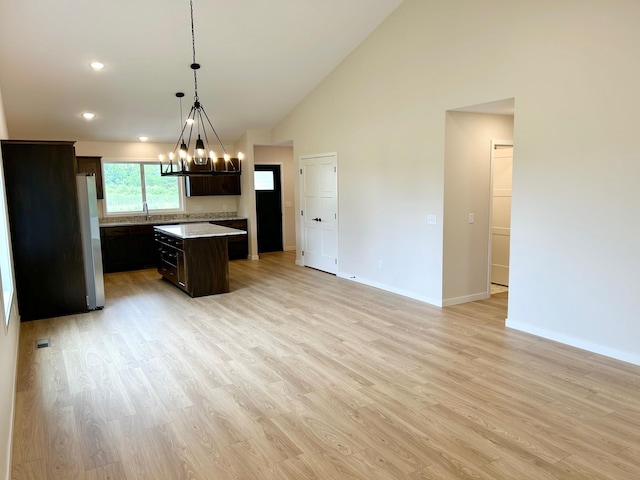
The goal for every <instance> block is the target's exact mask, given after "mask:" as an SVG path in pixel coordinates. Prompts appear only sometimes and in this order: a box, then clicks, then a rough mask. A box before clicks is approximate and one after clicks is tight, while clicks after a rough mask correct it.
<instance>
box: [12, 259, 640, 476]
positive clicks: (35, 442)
mask: <svg viewBox="0 0 640 480" xmlns="http://www.w3.org/2000/svg"><path fill="white" fill-rule="evenodd" d="M230 272H231V288H232V292H231V293H229V294H224V295H217V296H211V297H203V298H199V299H191V298H189V297H187V296H186V295H185V294H184V293H182V292H180V291H178V290H177V289H176V288H174V287H172V286H171V285H169V284H168V283H166V282H164V281H162V280H160V277H159V275H158V274H157V273H156V272H155V271H153V270H145V271H138V272H129V273H118V274H109V275H106V292H107V307H106V308H105V309H104V310H103V311H98V312H92V313H88V314H83V315H76V316H69V317H62V318H55V319H51V320H44V321H36V322H29V323H24V324H22V326H21V339H20V353H19V355H20V365H19V372H18V384H17V405H16V422H15V432H14V441H13V465H12V469H13V479H15V480H21V479H36V480H49V479H70V480H71V479H73V480H98V479H100V480H106V479H112V480H119V479H128V480H134V479H145V480H147V479H149V480H151V479H153V480H162V479H170V480H179V479H212V480H213V479H215V480H228V479H246V480H275V479H281V480H284V479H295V480H305V479H327V480H334V479H376V480H383V479H407V480H420V479H467V478H468V479H480V478H482V479H535V480H546V479H634V480H637V479H638V478H640V388H639V387H640V367H635V366H631V365H628V364H624V363H621V362H617V361H614V360H611V359H607V358H604V357H600V356H597V355H594V354H590V353H587V352H583V351H580V350H577V349H573V348H570V347H566V346H562V345H559V344H556V343H553V342H549V341H545V340H542V339H539V338H536V337H533V336H529V335H526V334H523V333H519V332H515V331H511V330H507V329H505V328H504V318H505V315H506V299H505V298H504V297H502V298H501V297H500V296H496V297H492V298H491V299H489V300H486V301H482V302H476V303H473V304H466V305H461V306H457V307H450V308H445V309H440V308H435V307H431V306H428V305H426V304H422V303H419V302H417V301H412V300H410V299H407V298H404V297H400V296H396V295H393V294H389V293H385V292H382V291H380V290H376V289H373V288H369V287H366V286H363V285H359V284H357V283H353V282H349V281H346V280H342V279H338V278H336V277H334V276H331V275H328V274H324V273H322V272H318V271H315V270H311V269H307V268H302V267H298V266H295V265H294V257H293V255H292V254H291V253H278V254H267V255H263V259H262V260H260V261H257V262H255V261H234V262H231V265H230ZM502 295H504V294H502ZM39 338H49V339H50V340H51V347H49V348H46V349H40V350H36V349H35V347H34V342H35V341H36V339H39Z"/></svg>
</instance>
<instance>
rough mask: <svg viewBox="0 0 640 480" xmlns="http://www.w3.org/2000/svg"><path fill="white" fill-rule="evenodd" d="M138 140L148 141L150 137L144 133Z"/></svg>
mask: <svg viewBox="0 0 640 480" xmlns="http://www.w3.org/2000/svg"><path fill="white" fill-rule="evenodd" d="M138 140H140V141H141V142H146V141H147V140H149V137H145V136H144V135H142V136H140V137H138Z"/></svg>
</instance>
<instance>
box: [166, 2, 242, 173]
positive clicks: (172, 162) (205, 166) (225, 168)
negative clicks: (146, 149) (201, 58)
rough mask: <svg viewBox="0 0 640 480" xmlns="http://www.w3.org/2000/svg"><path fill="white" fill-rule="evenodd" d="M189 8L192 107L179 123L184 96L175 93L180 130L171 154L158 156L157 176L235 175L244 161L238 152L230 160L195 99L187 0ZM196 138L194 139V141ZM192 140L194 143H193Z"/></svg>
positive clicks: (195, 67)
mask: <svg viewBox="0 0 640 480" xmlns="http://www.w3.org/2000/svg"><path fill="white" fill-rule="evenodd" d="M189 6H190V11H191V46H192V53H193V57H192V59H193V61H192V63H191V69H192V70H193V84H194V95H193V105H192V106H191V110H190V111H189V114H188V115H187V118H186V120H185V121H183V120H182V97H184V93H182V92H178V93H176V97H178V98H179V99H180V126H181V128H182V131H181V132H180V136H179V137H178V141H177V142H176V146H175V147H174V149H173V151H172V152H170V153H169V154H168V155H167V156H166V157H165V156H164V155H160V174H161V175H162V176H191V175H239V174H240V164H241V162H240V160H242V159H243V158H244V156H243V154H242V153H238V157H237V158H231V155H229V153H228V152H227V149H226V148H225V146H224V144H223V143H222V140H220V137H219V136H218V132H216V129H215V128H214V126H213V123H211V120H210V119H209V115H207V112H206V111H205V109H204V106H203V105H202V103H200V98H199V97H198V70H199V69H200V64H199V63H197V62H196V34H195V28H194V23H193V0H189ZM196 136H197V138H195V137H196ZM185 138H186V141H185ZM209 138H211V139H212V140H214V138H215V140H217V143H218V145H219V146H220V149H221V150H222V152H223V156H222V157H220V158H218V156H217V155H216V153H215V152H214V150H213V149H212V148H211V146H210V143H209ZM194 139H195V141H193V140H194ZM192 145H193V148H192Z"/></svg>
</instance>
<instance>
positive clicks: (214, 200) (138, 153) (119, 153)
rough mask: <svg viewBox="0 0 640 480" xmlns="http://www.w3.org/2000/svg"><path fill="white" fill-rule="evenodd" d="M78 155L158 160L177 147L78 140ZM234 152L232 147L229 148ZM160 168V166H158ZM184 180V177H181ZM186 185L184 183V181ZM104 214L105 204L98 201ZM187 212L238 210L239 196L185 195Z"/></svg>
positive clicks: (159, 144) (107, 158)
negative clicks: (159, 156)
mask: <svg viewBox="0 0 640 480" xmlns="http://www.w3.org/2000/svg"><path fill="white" fill-rule="evenodd" d="M75 147H76V155H78V156H94V157H102V158H103V160H109V159H123V158H124V159H130V160H148V161H150V162H157V161H158V155H160V154H165V155H166V153H167V152H169V151H171V150H173V148H174V147H175V145H173V144H171V145H169V144H162V143H143V142H131V143H126V142H121V143H120V142H82V141H81V142H76V144H75ZM227 150H228V151H230V152H232V151H233V149H232V148H227ZM158 168H160V167H158ZM180 181H181V182H184V179H180ZM183 186H184V183H183ZM98 204H99V208H100V210H101V212H102V213H103V215H104V211H103V205H102V202H101V201H98ZM184 209H185V213H215V212H236V211H238V197H237V196H234V195H222V196H217V195H216V196H204V197H187V196H185V197H184Z"/></svg>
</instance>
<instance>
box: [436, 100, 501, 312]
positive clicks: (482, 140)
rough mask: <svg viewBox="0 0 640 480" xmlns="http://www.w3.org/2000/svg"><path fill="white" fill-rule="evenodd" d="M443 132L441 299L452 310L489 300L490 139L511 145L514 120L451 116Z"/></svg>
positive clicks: (478, 115)
mask: <svg viewBox="0 0 640 480" xmlns="http://www.w3.org/2000/svg"><path fill="white" fill-rule="evenodd" d="M445 128H446V132H445V169H444V248H443V250H444V262H443V265H444V266H443V285H442V288H443V294H442V297H443V305H454V304H456V303H463V302H466V301H473V300H480V299H482V298H486V297H487V293H488V292H487V275H488V268H489V267H488V251H489V231H490V228H489V211H490V197H491V190H490V188H491V140H513V116H506V115H487V114H480V113H463V112H447V113H446V119H445ZM470 213H473V214H474V223H473V224H470V223H469V214H470Z"/></svg>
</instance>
